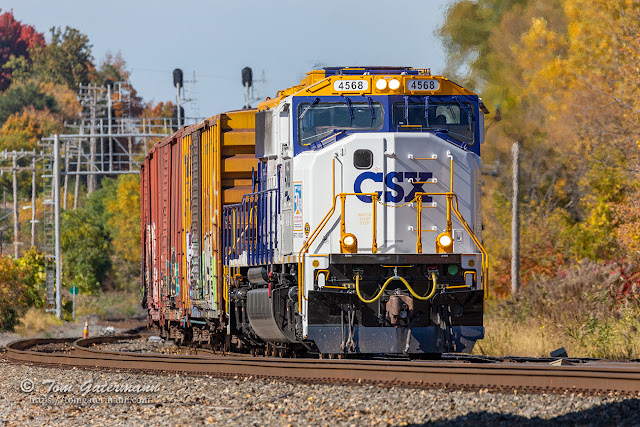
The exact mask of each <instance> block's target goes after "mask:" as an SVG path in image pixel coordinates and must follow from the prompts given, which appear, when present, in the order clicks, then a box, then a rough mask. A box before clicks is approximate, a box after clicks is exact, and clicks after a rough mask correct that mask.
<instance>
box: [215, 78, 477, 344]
mask: <svg viewBox="0 0 640 427" xmlns="http://www.w3.org/2000/svg"><path fill="white" fill-rule="evenodd" d="M487 113H488V111H487V109H486V108H485V106H484V105H483V103H482V101H481V99H479V98H478V96H477V95H476V94H474V93H472V92H470V91H468V90H466V89H465V88H463V87H461V86H459V85H457V84H456V83H454V82H452V81H450V80H448V79H446V78H444V77H441V76H432V75H431V74H430V71H429V70H427V69H413V68H402V67H364V68H346V67H336V68H325V69H323V70H315V71H311V72H309V73H308V74H307V76H306V78H305V79H304V80H302V83H301V84H300V85H298V86H294V87H292V88H289V89H287V90H284V91H280V92H278V96H277V97H276V98H275V99H267V100H266V101H264V102H262V103H261V104H259V106H258V111H257V113H256V131H255V134H256V149H255V150H256V151H255V152H256V158H257V159H258V170H257V180H256V181H257V190H256V191H255V192H254V193H252V194H250V195H249V194H247V195H245V199H244V200H251V201H252V202H251V203H248V204H247V203H244V204H239V205H234V206H227V207H225V208H224V213H223V218H224V219H223V228H224V230H225V231H224V236H223V242H224V243H223V250H224V258H223V265H224V281H225V293H226V294H227V295H228V299H227V304H228V306H227V310H226V312H227V313H228V315H229V323H228V333H229V334H230V335H235V336H237V337H239V340H240V342H241V343H242V344H241V346H246V347H255V346H266V348H267V349H271V350H270V353H276V351H277V352H278V354H280V353H285V352H286V351H287V350H291V349H295V348H303V349H304V348H306V349H307V350H309V351H312V352H318V353H319V354H321V355H329V356H334V355H337V356H342V355H348V354H408V355H414V356H415V355H419V354H433V353H444V352H470V351H471V350H472V348H473V346H474V344H475V342H476V341H477V340H478V339H481V338H483V336H484V328H483V321H482V315H483V300H484V294H485V292H486V289H487V254H486V252H485V250H484V249H483V247H482V243H481V230H482V221H481V208H480V195H481V176H480V169H481V162H480V147H481V144H482V143H483V138H484V114H487ZM271 194H277V197H276V198H272V197H268V198H267V197H266V195H271ZM267 201H268V202H267ZM249 229H251V230H252V231H251V232H249V231H248V230H249Z"/></svg>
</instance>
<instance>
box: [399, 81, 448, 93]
mask: <svg viewBox="0 0 640 427" xmlns="http://www.w3.org/2000/svg"><path fill="white" fill-rule="evenodd" d="M405 84H406V88H407V90H408V91H412V92H433V91H435V90H438V89H440V82H439V81H438V80H435V79H429V80H420V79H411V80H407V81H406V83H405Z"/></svg>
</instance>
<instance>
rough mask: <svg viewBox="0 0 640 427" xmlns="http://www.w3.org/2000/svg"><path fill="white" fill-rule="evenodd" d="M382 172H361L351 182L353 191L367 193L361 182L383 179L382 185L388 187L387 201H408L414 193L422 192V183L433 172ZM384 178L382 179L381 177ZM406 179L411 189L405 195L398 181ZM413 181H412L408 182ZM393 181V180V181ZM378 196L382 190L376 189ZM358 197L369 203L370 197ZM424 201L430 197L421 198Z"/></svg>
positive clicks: (428, 200) (427, 200) (429, 199)
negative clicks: (385, 173)
mask: <svg viewBox="0 0 640 427" xmlns="http://www.w3.org/2000/svg"><path fill="white" fill-rule="evenodd" d="M383 175H384V174H383V173H382V172H363V173H361V174H360V175H358V177H357V178H356V180H355V182H354V183H353V192H354V193H368V192H369V191H362V183H364V182H365V181H367V180H371V181H373V182H380V183H382V182H383V181H384V185H385V186H386V187H387V188H388V189H389V190H387V191H385V199H386V201H387V203H400V202H402V200H403V199H404V201H405V202H410V201H412V200H413V199H414V197H415V196H416V193H421V192H424V188H422V186H423V185H424V183H425V182H426V181H427V180H429V179H431V177H432V176H433V174H432V173H431V172H389V173H388V174H387V176H383ZM383 178H384V179H383ZM405 180H406V181H407V182H408V183H409V184H410V185H412V188H411V190H410V191H409V193H408V194H407V195H406V197H405V189H404V187H403V186H402V185H400V184H399V183H401V182H404V181H405ZM410 180H411V181H413V182H410ZM394 181H395V182H394ZM377 193H378V197H381V195H382V191H378V192H377ZM357 197H358V199H360V200H361V201H363V202H365V203H371V197H368V196H357ZM422 200H423V201H425V202H431V197H429V196H425V197H423V199H422Z"/></svg>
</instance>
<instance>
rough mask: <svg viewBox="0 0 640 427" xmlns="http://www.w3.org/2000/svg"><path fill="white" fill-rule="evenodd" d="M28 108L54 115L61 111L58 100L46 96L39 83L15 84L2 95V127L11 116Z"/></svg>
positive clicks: (0, 106)
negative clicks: (47, 111) (46, 111)
mask: <svg viewBox="0 0 640 427" xmlns="http://www.w3.org/2000/svg"><path fill="white" fill-rule="evenodd" d="M27 106H31V107H33V108H34V109H36V110H49V111H51V112H53V113H57V112H58V111H59V109H58V105H57V103H56V99H55V98H54V97H53V96H52V95H49V94H46V93H45V92H44V91H43V90H42V88H41V87H40V85H38V84H37V83H35V82H27V83H24V84H14V85H11V87H10V88H9V89H8V90H7V91H5V92H4V93H3V94H2V95H0V126H2V125H4V123H5V122H6V121H7V119H8V118H9V116H11V115H12V114H16V113H21V112H22V110H23V109H24V108H25V107H27Z"/></svg>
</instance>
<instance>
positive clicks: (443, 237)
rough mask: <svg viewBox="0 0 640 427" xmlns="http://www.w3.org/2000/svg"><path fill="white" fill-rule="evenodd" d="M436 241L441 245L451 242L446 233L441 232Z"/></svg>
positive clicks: (447, 244)
mask: <svg viewBox="0 0 640 427" xmlns="http://www.w3.org/2000/svg"><path fill="white" fill-rule="evenodd" d="M438 242H439V243H440V245H441V246H445V247H446V246H449V245H450V244H451V237H450V236H449V235H448V234H443V235H441V236H440V237H439V238H438Z"/></svg>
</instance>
